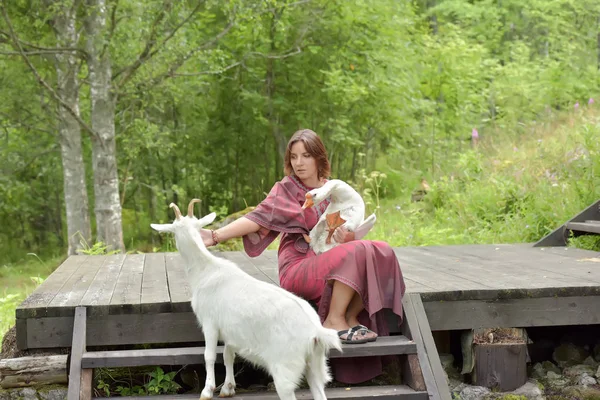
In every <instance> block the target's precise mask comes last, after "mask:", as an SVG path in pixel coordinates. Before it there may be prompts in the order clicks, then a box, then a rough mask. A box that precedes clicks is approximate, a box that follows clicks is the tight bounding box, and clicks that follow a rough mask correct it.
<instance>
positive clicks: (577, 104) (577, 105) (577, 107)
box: [575, 102, 579, 110]
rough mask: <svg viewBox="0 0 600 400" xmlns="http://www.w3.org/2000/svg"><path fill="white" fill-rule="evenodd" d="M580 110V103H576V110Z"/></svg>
mask: <svg viewBox="0 0 600 400" xmlns="http://www.w3.org/2000/svg"><path fill="white" fill-rule="evenodd" d="M578 109H579V102H577V103H575V110H578Z"/></svg>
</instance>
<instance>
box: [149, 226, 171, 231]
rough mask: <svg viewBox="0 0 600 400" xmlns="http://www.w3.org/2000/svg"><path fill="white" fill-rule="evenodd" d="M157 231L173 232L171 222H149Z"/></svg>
mask: <svg viewBox="0 0 600 400" xmlns="http://www.w3.org/2000/svg"><path fill="white" fill-rule="evenodd" d="M150 226H151V227H152V229H154V230H155V231H158V232H173V224H150Z"/></svg>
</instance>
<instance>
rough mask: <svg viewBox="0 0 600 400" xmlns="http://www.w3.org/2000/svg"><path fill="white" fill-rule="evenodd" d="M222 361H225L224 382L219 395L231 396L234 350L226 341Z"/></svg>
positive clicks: (232, 391)
mask: <svg viewBox="0 0 600 400" xmlns="http://www.w3.org/2000/svg"><path fill="white" fill-rule="evenodd" d="M223 361H224V362H225V383H223V387H222V388H221V392H220V393H219V397H233V396H235V374H234V371H233V362H234V361H235V350H234V349H233V348H232V347H231V346H228V345H227V343H225V348H224V349H223Z"/></svg>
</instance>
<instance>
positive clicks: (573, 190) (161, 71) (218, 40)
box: [0, 0, 600, 263]
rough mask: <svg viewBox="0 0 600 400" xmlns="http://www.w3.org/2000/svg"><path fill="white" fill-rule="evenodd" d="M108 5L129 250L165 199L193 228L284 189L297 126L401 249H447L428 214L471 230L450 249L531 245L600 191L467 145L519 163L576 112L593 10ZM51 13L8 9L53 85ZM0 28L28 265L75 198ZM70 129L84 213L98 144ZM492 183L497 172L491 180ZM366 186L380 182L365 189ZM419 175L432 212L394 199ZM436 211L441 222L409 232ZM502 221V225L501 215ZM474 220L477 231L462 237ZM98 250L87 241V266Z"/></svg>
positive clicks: (593, 59) (592, 64) (387, 4)
mask: <svg viewBox="0 0 600 400" xmlns="http://www.w3.org/2000/svg"><path fill="white" fill-rule="evenodd" d="M108 3H109V4H108V6H109V11H110V15H111V18H110V21H109V23H108V24H107V26H106V31H104V32H102V34H103V35H104V36H103V40H104V41H105V44H106V47H105V51H106V52H107V53H106V54H109V55H110V59H111V61H112V67H113V78H112V79H111V83H110V84H111V85H112V90H113V92H114V93H115V95H116V103H115V115H114V118H115V129H116V148H117V153H116V157H117V165H118V176H119V195H120V196H119V197H120V198H119V201H120V202H121V205H122V209H123V217H122V224H123V232H124V242H125V245H126V247H127V250H128V251H134V250H142V251H149V250H151V249H152V248H161V247H165V246H167V245H168V244H165V243H162V242H161V240H163V239H162V238H161V237H159V236H157V235H156V234H154V233H152V231H151V230H150V228H149V226H148V224H149V223H150V222H155V221H160V220H167V219H169V218H170V214H169V213H168V212H169V209H168V204H169V203H170V202H171V201H175V202H177V201H178V200H180V199H181V200H182V201H186V200H188V199H190V198H192V197H199V198H201V199H202V204H201V208H202V212H203V213H207V212H209V211H216V212H217V213H218V214H219V216H225V215H228V214H230V213H232V212H235V211H238V210H241V209H244V208H245V207H246V206H248V205H255V204H256V203H257V202H259V201H260V200H262V199H263V198H264V196H265V192H268V190H269V189H270V187H271V186H272V184H273V183H274V182H275V181H276V180H277V179H279V178H280V177H281V176H282V159H281V149H282V148H283V147H284V146H285V143H286V140H287V138H289V136H290V135H291V134H292V133H293V132H294V131H295V130H297V129H298V128H301V127H308V128H312V129H314V130H315V131H316V132H318V133H319V134H320V135H321V136H322V137H323V138H324V140H325V142H326V146H327V149H328V152H329V156H330V159H331V162H332V167H333V168H332V170H333V176H334V177H336V178H341V179H346V180H349V181H352V182H354V183H355V184H356V185H357V187H359V188H360V190H361V192H362V193H364V194H365V196H366V198H367V201H370V202H373V204H374V207H377V206H378V207H379V208H378V209H377V210H378V211H377V212H378V215H383V214H382V213H385V212H388V213H394V212H397V213H400V214H401V215H402V220H401V221H400V222H399V225H398V227H397V228H396V230H397V231H400V227H401V226H403V225H404V224H403V223H402V221H404V220H405V219H407V218H408V219H407V220H408V221H412V222H415V223H416V222H419V224H418V225H417V226H411V227H409V229H408V231H411V232H412V235H413V236H412V239H411V240H409V242H410V243H429V242H434V241H436V240H437V239H435V238H437V237H445V235H446V234H445V233H444V232H445V231H444V230H445V229H447V228H440V229H441V230H440V231H438V230H437V229H438V227H439V225H438V224H437V223H435V224H433V225H432V224H431V223H430V221H429V219H431V220H433V221H439V220H440V218H446V219H445V221H449V222H456V224H457V225H456V226H460V227H461V228H464V229H463V230H462V231H461V232H460V233H457V234H456V235H454V234H452V235H450V238H449V239H448V240H450V241H451V242H460V241H461V240H468V241H474V240H477V239H478V238H480V237H482V235H483V236H485V237H486V240H492V238H491V237H489V236H488V234H487V233H486V234H483V233H482V232H490V231H491V230H492V229H494V230H496V232H498V233H497V234H496V235H495V236H496V238H495V239H494V240H502V239H505V240H509V239H510V240H520V239H524V240H535V239H539V238H540V237H541V236H542V235H543V234H544V233H545V232H547V231H548V230H549V229H550V227H551V226H555V224H556V223H557V221H558V220H559V219H560V218H563V217H564V216H565V214H566V213H567V211H568V212H571V211H573V210H574V209H575V208H577V207H579V206H581V205H582V204H586V203H589V202H590V201H589V200H590V198H591V197H592V196H593V195H594V194H595V193H597V192H595V191H594V190H592V189H594V188H597V183H596V182H597V179H598V178H597V177H598V175H597V173H596V171H595V169H594V168H593V167H592V164H591V163H590V162H589V160H585V159H579V160H578V161H576V162H574V163H570V164H564V161H565V160H564V159H561V158H560V157H558V156H557V155H556V153H554V152H555V151H557V149H550V150H549V151H550V152H551V153H549V154H543V157H553V158H552V159H553V160H554V161H556V162H558V163H559V164H557V166H550V165H546V167H545V168H546V169H548V171H549V172H548V173H549V174H550V175H551V176H563V177H566V176H567V175H569V176H571V177H574V179H576V180H577V182H578V183H577V184H571V183H569V182H567V181H565V180H561V181H560V185H567V187H566V188H563V186H558V188H559V189H557V187H555V186H552V184H548V181H546V182H541V180H540V177H539V176H537V175H535V174H539V173H544V171H543V170H541V171H540V170H535V171H532V174H534V175H535V176H532V177H528V174H526V173H525V172H518V171H517V169H516V167H515V164H503V165H490V164H489V160H488V159H487V153H482V152H477V151H472V149H471V146H470V143H469V140H470V137H471V132H472V130H473V129H474V128H475V129H477V131H478V133H479V135H480V138H481V142H482V144H485V146H487V147H488V148H495V147H498V148H499V147H509V145H507V143H511V144H512V145H513V147H516V148H518V149H520V151H522V149H521V142H523V141H524V140H527V139H529V138H530V137H531V135H532V129H533V128H532V127H533V126H538V125H539V124H542V125H544V124H546V125H548V124H553V123H554V124H555V123H557V121H558V119H557V115H568V116H569V117H568V118H571V119H576V118H580V117H584V116H585V115H584V114H585V112H586V108H587V106H586V104H587V103H588V101H589V102H592V99H593V97H594V94H596V93H598V92H599V89H600V79H598V78H599V71H598V59H599V58H598V49H599V48H600V47H599V46H598V36H597V16H598V15H599V14H600V4H598V3H597V2H595V1H592V0H582V1H579V2H573V1H572V0H556V1H552V2H548V1H545V0H532V1H529V2H520V1H516V0H505V1H502V2H499V1H493V0H475V1H467V0H427V1H425V0H417V1H414V2H408V1H395V0H378V1H374V0H358V1H354V2H346V1H341V0H334V1H323V0H313V1H309V2H304V1H300V2H298V1H294V0H263V1H259V2H256V1H245V0H228V1H225V2H216V1H208V2H204V3H200V5H198V6H196V5H195V4H192V3H189V2H175V3H173V2H163V1H160V0H124V1H120V2H118V7H116V4H117V3H115V2H108ZM48 4H50V3H47V2H41V1H39V0H18V1H14V2H8V3H7V4H6V5H5V9H6V11H7V16H8V17H9V21H10V22H11V23H12V27H13V28H14V32H15V34H16V35H17V36H18V38H19V39H20V40H21V42H22V44H23V49H24V51H26V52H28V59H29V61H30V62H31V63H32V65H33V66H34V67H35V68H36V70H37V71H38V73H39V74H40V77H41V78H43V79H44V80H45V81H46V82H47V83H48V85H50V86H51V87H55V86H56V83H57V82H56V79H57V78H56V68H55V63H54V62H55V61H56V59H55V57H56V52H57V51H58V52H60V51H62V50H56V51H54V50H53V49H55V48H56V47H60V46H57V37H56V32H55V30H53V28H52V24H53V21H55V20H56V18H58V17H59V16H61V15H62V14H61V12H62V11H61V10H63V9H64V7H65V6H68V5H70V4H71V2H69V1H67V0H60V1H56V2H53V3H52V5H51V6H48ZM79 11H80V12H79V13H77V16H76V20H75V21H74V23H75V28H76V29H78V32H81V37H80V38H79V41H78V48H79V49H80V50H82V49H84V47H85V43H86V40H88V39H94V38H88V37H86V33H85V30H84V29H82V27H83V23H84V19H83V18H84V17H85V15H86V13H85V12H84V11H85V10H84V9H81V10H79ZM0 25H2V26H1V27H0V31H1V32H4V33H2V35H3V40H2V41H0V72H1V73H0V83H2V85H1V86H0V91H1V93H2V98H3V102H2V104H0V126H2V130H0V141H1V143H2V146H0V158H1V159H2V160H3V163H2V165H1V166H0V219H1V220H2V221H3V223H2V224H1V225H0V254H2V256H1V257H2V258H1V259H2V260H3V262H5V263H13V262H17V261H19V260H20V259H22V257H23V254H25V253H27V252H31V251H35V252H36V253H43V254H45V255H47V257H52V256H58V255H61V254H64V252H65V249H66V246H67V239H68V238H67V237H66V236H67V229H66V216H65V202H66V201H68V199H66V198H65V194H64V188H63V182H64V177H63V176H62V169H61V168H60V167H55V166H60V165H62V163H63V162H67V163H68V162H69V160H68V159H64V158H63V157H62V156H61V152H60V146H59V144H60V138H59V133H58V127H59V122H60V121H59V120H58V116H57V107H58V106H57V103H56V101H55V100H54V99H53V98H52V96H51V95H50V94H49V91H48V90H47V89H45V88H43V87H41V86H40V85H39V83H38V82H37V80H36V78H35V76H34V75H33V73H32V72H31V71H30V69H27V70H26V71H27V72H26V73H24V69H23V65H24V63H23V58H22V57H21V56H20V55H19V53H18V49H17V48H16V47H15V46H14V41H13V40H12V39H11V37H10V34H9V33H7V32H9V31H10V29H8V25H7V20H5V19H4V18H0ZM76 57H77V59H78V60H79V62H80V67H81V68H80V72H79V79H80V82H81V88H80V89H79V97H80V101H79V103H80V110H81V118H82V120H83V121H84V122H87V123H89V118H90V88H89V85H88V82H89V81H88V80H87V79H86V77H87V74H88V73H89V71H88V66H87V61H86V58H85V55H84V54H83V53H81V51H79V52H77V53H76ZM592 106H593V104H592ZM536 122H537V123H536ZM562 122H565V123H569V124H570V123H571V122H570V121H562ZM547 128H548V129H549V130H552V129H551V128H550V126H548V127H547ZM582 129H584V130H582V131H579V133H578V136H579V140H580V141H581V148H588V147H590V148H594V146H595V145H594V144H593V143H591V142H593V141H594V139H593V135H594V134H596V133H597V132H596V130H597V129H596V128H595V127H594V126H593V124H590V125H589V126H587V128H582ZM585 129H587V131H585ZM83 132H84V137H83V139H82V145H83V158H84V161H85V165H86V176H87V182H86V186H87V192H88V196H89V199H90V210H94V199H95V193H94V190H92V188H93V187H94V185H93V170H92V165H93V163H92V160H91V148H92V145H91V143H92V138H91V137H90V135H89V134H87V133H85V132H86V131H85V129H83ZM586 146H588V147H586ZM573 151H577V150H575V149H574V150H573ZM517 154H519V152H517ZM590 157H591V155H590ZM501 162H504V161H501ZM516 162H522V159H520V160H517V161H516ZM579 164H581V165H579ZM564 165H567V166H564ZM501 167H502V168H501ZM579 167H581V168H582V169H580V171H582V175H581V176H580V177H577V178H575V172H574V171H575V170H576V168H579ZM461 168H462V170H461ZM490 168H493V169H494V170H498V171H500V170H502V171H504V172H506V174H505V175H504V176H502V177H496V178H493V179H492V178H491V177H490V175H488V172H489V169H490ZM565 168H566V169H567V170H565ZM586 168H587V169H586ZM451 170H452V171H454V172H455V173H454V175H452V174H449V173H448V172H449V171H451ZM555 170H556V171H555ZM371 171H378V172H380V173H381V174H384V175H380V176H379V177H378V178H374V177H370V178H368V175H369V174H371V173H372V172H371ZM511 171H512V172H511ZM504 172H503V173H504ZM511 173H512V175H511ZM552 174H554V175H552ZM517 175H518V176H519V178H518V179H519V180H518V181H517V180H516V179H517V178H516V176H517ZM383 176H386V178H385V179H382V178H383ZM452 176H454V178H452ZM423 177H425V178H427V180H428V181H429V182H432V185H433V187H434V190H435V191H434V193H432V195H431V196H429V199H428V200H427V201H426V202H425V203H426V205H427V207H429V208H427V209H425V210H421V208H420V206H414V205H411V204H395V203H398V201H397V199H398V198H400V197H402V196H405V195H406V193H407V191H409V190H412V188H414V187H415V186H416V185H417V183H418V181H419V180H420V179H421V178H423ZM481 178H483V179H484V182H485V183H486V186H485V187H483V186H480V185H479V184H478V182H477V180H478V179H481ZM369 179H370V180H369ZM452 179H454V180H452ZM486 179H487V181H486ZM547 179H550V178H547ZM552 179H554V178H552ZM367 181H368V183H367ZM480 182H481V181H480ZM490 185H492V187H490ZM534 188H535V190H534ZM367 189H368V190H367ZM455 190H459V191H458V192H455ZM532 190H534V191H535V193H537V194H539V195H554V194H555V192H558V191H559V190H560V191H561V196H560V197H559V198H560V203H559V204H557V205H556V207H554V205H549V204H548V203H546V202H544V201H543V200H539V199H535V198H534V196H533V195H532V194H531V193H532ZM571 195H572V196H575V197H568V196H571ZM497 196H500V197H497ZM496 199H499V200H498V201H496ZM496 203H498V204H496ZM442 204H444V205H446V206H448V207H445V208H441V205H442ZM396 205H399V206H401V207H402V211H401V212H399V211H398V210H396V209H395V206H396ZM386 207H388V209H387V210H385V209H384V208H386ZM449 209H451V210H454V211H449ZM431 210H435V216H434V215H433V214H431V215H429V214H425V215H427V218H426V219H425V220H423V221H421V220H419V219H418V218H420V217H416V216H420V215H422V214H421V212H422V211H423V212H425V213H430V212H431ZM458 210H460V211H458ZM503 210H506V211H507V212H509V214H508V215H509V217H508V218H501V217H498V215H499V214H500V212H501V211H503ZM531 211H534V212H533V213H531V214H529V216H528V217H525V216H523V215H525V213H526V212H531ZM96 212H103V211H102V210H95V212H90V214H93V215H91V217H92V224H94V223H95V220H94V218H95V215H96V214H95V213H96ZM486 213H490V214H489V215H486ZM462 217H465V218H466V219H465V221H470V222H462V220H460V221H459V218H462ZM537 218H539V219H537ZM478 219H480V220H481V221H483V220H485V221H486V222H485V224H487V225H483V223H481V222H479V223H476V224H474V223H473V221H475V220H478ZM427 221H429V222H428V224H425V222H427ZM561 222H562V221H561ZM517 223H524V226H526V225H529V226H530V228H526V229H522V228H521V227H519V228H515V226H516V225H513V224H517ZM434 226H435V227H436V228H433V227H434ZM451 226H454V225H451ZM92 228H93V227H92ZM381 228H382V229H384V227H381ZM405 229H406V227H403V230H405ZM503 229H505V230H504V231H502V230H503ZM506 229H507V230H508V231H512V232H513V233H508V232H507V231H506ZM92 230H93V229H92ZM384 230H385V229H384ZM415 230H417V231H419V232H413V231H415ZM521 231H523V234H521V233H518V232H521ZM478 232H479V233H478ZM500 232H504V233H500ZM408 235H410V234H408ZM394 240H395V242H396V243H401V242H402V240H400V239H399V238H395V239H394ZM93 242H94V239H92V242H91V243H93ZM101 250H102V245H101V244H96V245H94V246H92V248H91V249H88V250H86V251H92V252H94V253H95V252H97V251H101Z"/></svg>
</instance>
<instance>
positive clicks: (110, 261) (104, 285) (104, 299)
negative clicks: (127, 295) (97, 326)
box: [79, 254, 125, 316]
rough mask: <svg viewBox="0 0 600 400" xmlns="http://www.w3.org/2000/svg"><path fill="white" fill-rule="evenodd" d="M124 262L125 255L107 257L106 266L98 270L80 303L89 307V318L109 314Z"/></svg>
mask: <svg viewBox="0 0 600 400" xmlns="http://www.w3.org/2000/svg"><path fill="white" fill-rule="evenodd" d="M124 262H125V255H124V254H114V255H110V256H105V262H104V265H102V267H101V268H100V269H98V272H97V273H96V276H95V277H94V280H93V281H92V283H91V284H90V287H89V288H88V290H87V292H85V294H84V295H83V298H82V299H81V301H80V302H79V305H81V306H86V307H87V311H88V315H89V316H95V315H106V314H108V311H109V304H110V299H111V298H112V295H113V292H114V289H115V286H116V284H117V279H118V278H119V274H120V273H121V268H122V267H123V263H124Z"/></svg>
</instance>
